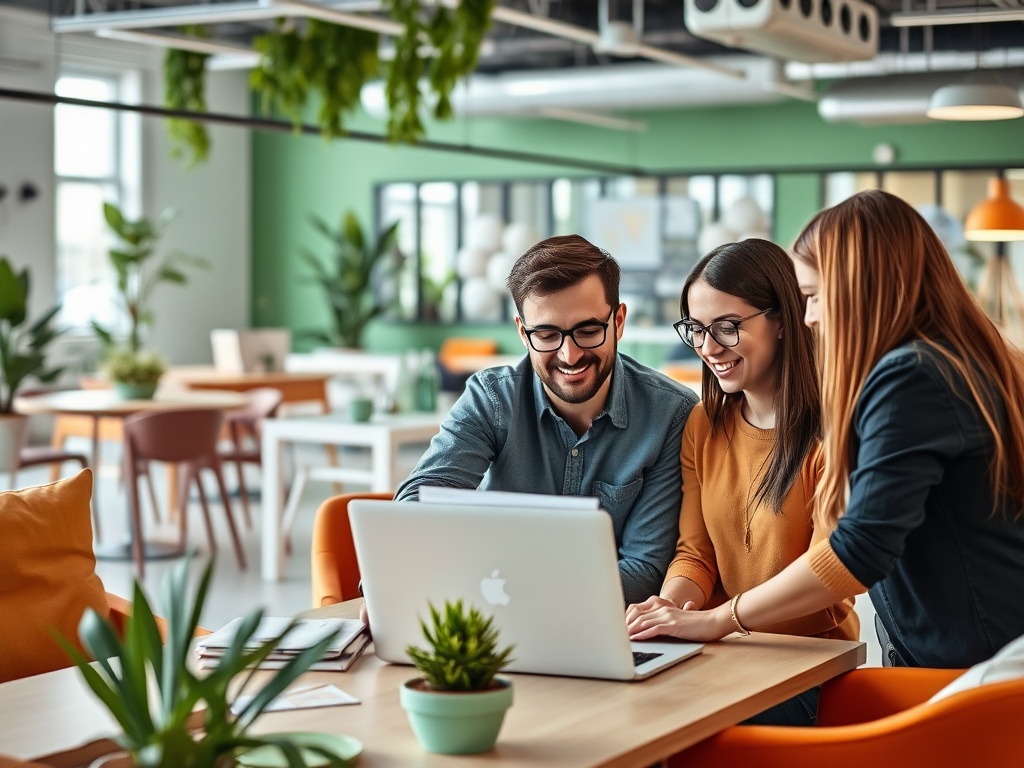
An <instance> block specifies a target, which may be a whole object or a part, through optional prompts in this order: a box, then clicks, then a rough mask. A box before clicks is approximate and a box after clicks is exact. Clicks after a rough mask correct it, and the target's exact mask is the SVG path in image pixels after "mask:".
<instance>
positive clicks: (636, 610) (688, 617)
mask: <svg viewBox="0 0 1024 768" xmlns="http://www.w3.org/2000/svg"><path fill="white" fill-rule="evenodd" d="M696 607H697V606H696V603H694V602H693V601H692V600H688V601H687V602H685V603H683V607H682V608H679V607H677V606H676V605H675V603H672V602H671V601H669V600H666V599H665V598H663V597H650V598H648V599H647V600H645V601H644V602H642V603H637V604H634V605H631V606H629V608H628V609H627V611H626V627H627V629H628V630H629V639H630V640H650V639H651V638H654V637H658V636H664V635H670V636H672V637H678V638H681V639H683V640H699V641H702V642H707V641H711V640H720V639H721V638H723V637H725V636H726V635H728V634H729V633H730V632H732V630H733V629H734V627H733V623H732V615H731V614H730V613H729V605H728V604H726V605H724V606H721V605H720V606H718V607H717V608H713V609H711V610H709V611H698V610H696ZM722 608H725V613H724V614H723V613H722Z"/></svg>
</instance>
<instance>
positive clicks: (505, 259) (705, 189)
mask: <svg viewBox="0 0 1024 768" xmlns="http://www.w3.org/2000/svg"><path fill="white" fill-rule="evenodd" d="M773 207H774V179H773V177H772V175H771V174H765V173H761V174H749V175H737V174H730V175H724V174H723V175H699V176H684V175H678V176H663V177H628V176H624V177H606V178H556V179H542V180H527V181H504V182H503V181H497V182H495V181H462V182H451V181H442V182H422V183H393V184H383V185H380V186H379V187H378V188H377V226H378V228H379V229H382V228H384V227H386V226H388V225H389V224H390V223H391V222H393V221H396V220H398V221H400V222H401V224H400V227H399V248H400V249H401V252H402V254H403V256H404V258H403V260H402V264H401V267H400V269H399V274H398V275H397V276H396V278H395V280H394V283H395V285H396V290H395V291H394V293H395V297H396V301H395V306H394V309H393V310H392V313H391V317H392V319H396V320H417V321H426V322H499V321H504V320H508V319H509V318H510V317H511V316H512V313H513V312H514V308H513V307H512V305H511V301H510V297H509V296H508V294H507V292H506V291H505V288H504V281H505V278H506V277H507V275H508V272H509V268H510V267H511V264H512V262H513V261H514V260H515V259H516V258H518V257H519V256H520V255H522V253H523V252H525V251H526V250H527V249H528V248H529V247H530V246H532V245H533V244H534V243H536V242H538V241H540V240H542V239H544V238H547V237H551V236H553V235H565V234H575V233H578V234H581V235H583V236H584V237H586V238H587V239H588V240H590V241H591V242H593V243H595V244H596V245H598V246H600V247H602V248H604V249H606V250H607V251H609V252H610V253H611V254H612V255H613V256H615V257H616V259H617V260H618V261H619V263H620V265H621V266H622V287H621V295H622V299H623V301H625V302H626V303H627V304H628V305H629V307H630V319H631V325H633V326H644V325H649V326H651V325H666V324H668V323H670V322H672V321H673V320H674V319H676V317H675V315H676V314H677V313H678V298H679V286H680V285H682V281H683V278H684V277H685V276H686V274H687V272H689V270H690V268H691V267H692V266H693V265H694V264H695V263H696V261H697V260H698V259H699V257H700V255H701V254H702V253H704V252H706V251H707V250H709V249H710V248H713V247H715V246H716V245H719V244H720V243H723V242H729V241H731V240H735V239H737V238H741V237H750V236H757V237H766V238H770V237H771V235H772V232H771V229H772V227H771V222H772V214H773ZM716 239H717V242H713V241H715V240H716Z"/></svg>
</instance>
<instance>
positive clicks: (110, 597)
mask: <svg viewBox="0 0 1024 768" xmlns="http://www.w3.org/2000/svg"><path fill="white" fill-rule="evenodd" d="M107 605H108V606H109V607H110V623H111V624H113V625H114V628H115V629H116V630H117V633H118V634H119V635H121V637H124V628H125V623H126V622H127V621H128V617H129V616H130V615H131V613H132V603H131V601H130V600H126V599H125V598H123V597H120V596H118V595H115V594H114V593H113V592H107ZM153 618H154V619H156V626H157V629H159V630H160V637H161V639H163V640H165V641H166V640H167V620H166V619H163V618H161V617H160V616H154V617H153ZM208 634H210V630H209V629H203V628H202V627H196V631H195V635H194V637H202V636H203V635H208ZM68 666H71V663H70V661H69V662H68ZM0 768H2V766H0Z"/></svg>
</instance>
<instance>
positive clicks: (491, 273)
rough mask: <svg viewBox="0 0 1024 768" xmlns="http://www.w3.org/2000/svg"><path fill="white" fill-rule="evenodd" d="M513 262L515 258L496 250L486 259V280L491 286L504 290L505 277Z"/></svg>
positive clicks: (497, 289)
mask: <svg viewBox="0 0 1024 768" xmlns="http://www.w3.org/2000/svg"><path fill="white" fill-rule="evenodd" d="M515 263H516V258H515V257H514V256H512V255H510V254H509V253H506V252H505V251H498V252H497V253H496V254H494V255H493V256H491V258H490V259H488V260H487V282H488V283H489V284H490V286H491V288H493V289H494V290H496V291H501V292H502V293H504V292H505V279H506V278H507V277H508V274H509V272H511V271H512V265H514V264H515Z"/></svg>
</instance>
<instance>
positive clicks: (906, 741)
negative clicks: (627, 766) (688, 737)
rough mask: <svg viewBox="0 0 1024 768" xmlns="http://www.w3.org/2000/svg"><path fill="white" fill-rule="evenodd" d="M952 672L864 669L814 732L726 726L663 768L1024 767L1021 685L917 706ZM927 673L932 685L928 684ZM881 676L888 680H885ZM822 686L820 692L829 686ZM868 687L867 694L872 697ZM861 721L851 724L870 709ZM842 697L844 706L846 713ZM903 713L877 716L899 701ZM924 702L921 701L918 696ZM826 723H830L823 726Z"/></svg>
mask: <svg viewBox="0 0 1024 768" xmlns="http://www.w3.org/2000/svg"><path fill="white" fill-rule="evenodd" d="M958 672H959V671H958V670H944V669H943V670H936V669H913V670H908V669H905V668H897V669H891V668H890V669H864V670H854V671H853V672H849V673H847V675H845V676H843V677H846V678H848V679H853V680H854V681H855V682H858V683H859V682H863V681H857V679H856V676H862V675H866V677H867V678H868V680H867V682H868V685H865V686H861V685H858V686H857V688H858V689H859V690H856V691H855V690H854V689H853V688H852V687H850V686H847V685H844V683H846V681H844V680H842V678H838V679H837V680H838V681H839V682H840V686H842V687H844V688H846V689H847V691H849V692H850V693H851V694H852V695H850V696H847V697H842V698H840V697H838V696H837V697H835V700H834V703H833V704H832V705H830V706H829V707H828V708H823V709H821V710H820V714H819V721H821V723H820V724H819V725H818V727H814V728H783V727H771V726H747V727H744V726H740V727H736V728H728V729H726V730H725V731H723V732H722V733H720V734H718V735H717V736H712V737H711V738H710V739H706V740H705V741H702V742H700V743H699V744H697V745H695V746H693V747H691V748H690V749H688V750H686V751H684V752H680V753H679V754H677V755H674V756H673V757H672V758H670V759H669V761H668V764H669V765H670V766H678V768H682V767H683V766H686V768H711V766H720V765H744V764H749V765H757V767H758V768H821V766H828V768H863V766H866V765H905V766H911V765H921V766H929V768H943V767H944V766H949V767H950V768H953V767H954V766H955V767H956V768H962V767H963V766H971V765H978V766H985V767H986V768H1001V767H1002V766H1020V765H1024V728H1021V723H1022V722H1024V680H1012V681H1009V682H1005V683H993V684H990V685H983V686H980V687H978V688H974V689H971V690H968V691H963V692H961V693H958V694H955V695H953V696H950V697H949V698H947V699H943V700H942V701H938V702H936V703H935V704H928V703H920V702H921V701H922V697H930V696H931V695H932V694H934V693H936V692H937V691H938V690H939V689H940V688H942V687H943V685H945V684H946V683H948V682H950V680H951V679H952V678H954V677H956V675H957V674H958ZM929 676H931V677H932V678H933V680H934V681H935V682H934V683H933V684H931V685H929V684H927V678H928V677H929ZM886 678H888V679H886ZM830 685H831V684H830V683H826V684H825V688H824V689H823V691H822V699H823V700H824V699H825V691H826V689H827V688H828V687H829V686H830ZM872 689H873V693H872ZM872 696H877V697H878V698H877V699H876V702H875V703H876V704H877V705H878V706H877V708H874V709H875V717H877V718H878V719H872V720H869V721H867V722H863V721H862V722H857V723H855V724H850V725H835V724H834V723H837V722H840V721H846V722H852V721H854V720H855V719H858V718H859V717H863V716H866V715H868V714H869V713H870V712H871V710H872V709H873V707H872V704H871V698H872ZM844 700H845V701H848V702H849V704H850V711H849V712H845V711H844V712H840V710H845V709H846V707H845V706H844ZM908 700H913V701H914V702H915V703H914V705H913V706H910V707H909V708H907V709H903V710H902V711H898V712H895V713H894V714H888V715H887V716H881V717H878V715H879V713H880V712H890V711H892V710H893V709H894V708H899V707H900V706H901V705H903V704H906V703H907V702H908ZM924 701H926V698H925V699H924ZM829 723H832V725H829Z"/></svg>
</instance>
